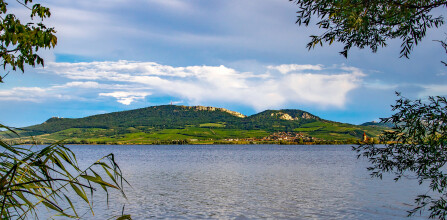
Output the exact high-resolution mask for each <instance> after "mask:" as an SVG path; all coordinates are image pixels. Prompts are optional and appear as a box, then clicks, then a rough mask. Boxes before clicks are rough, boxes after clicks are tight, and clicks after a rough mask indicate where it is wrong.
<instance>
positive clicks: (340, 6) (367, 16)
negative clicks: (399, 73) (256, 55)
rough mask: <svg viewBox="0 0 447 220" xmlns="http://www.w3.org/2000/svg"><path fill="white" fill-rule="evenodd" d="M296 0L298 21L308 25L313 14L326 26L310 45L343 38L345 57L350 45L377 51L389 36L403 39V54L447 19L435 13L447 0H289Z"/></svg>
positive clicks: (341, 40) (340, 40)
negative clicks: (430, 29) (428, 31)
mask: <svg viewBox="0 0 447 220" xmlns="http://www.w3.org/2000/svg"><path fill="white" fill-rule="evenodd" d="M290 1H294V2H296V4H297V5H298V6H299V8H300V10H299V11H298V20H297V23H298V24H299V25H302V24H304V25H306V26H308V25H309V24H310V23H311V18H312V17H314V16H316V17H317V19H318V20H319V21H318V22H317V23H316V25H317V26H318V27H319V28H321V29H323V30H324V32H323V34H321V35H319V36H318V35H312V36H311V38H312V40H311V41H310V42H309V43H308V45H307V48H309V49H311V48H314V47H315V46H316V45H318V44H320V45H323V43H329V44H332V43H333V42H340V43H342V44H343V45H344V48H343V50H342V51H341V52H340V53H341V54H342V55H344V56H345V57H347V56H348V51H349V49H351V47H353V46H354V47H358V48H364V47H369V48H370V49H371V50H372V51H373V52H376V51H377V49H378V47H384V46H386V45H387V44H386V41H387V40H389V39H396V38H397V39H400V40H401V41H402V44H401V49H402V50H401V51H400V55H401V57H407V58H408V56H409V54H410V52H411V50H412V49H413V48H414V46H416V45H417V44H418V43H419V42H420V41H421V39H422V38H424V37H425V35H426V32H427V29H429V28H433V27H435V28H437V27H439V26H440V25H442V24H443V23H444V19H443V17H442V16H435V15H434V14H433V12H432V10H433V9H435V8H438V7H443V6H447V1H445V0H374V1H372V0H366V1H365V0H340V1H333V0H290Z"/></svg>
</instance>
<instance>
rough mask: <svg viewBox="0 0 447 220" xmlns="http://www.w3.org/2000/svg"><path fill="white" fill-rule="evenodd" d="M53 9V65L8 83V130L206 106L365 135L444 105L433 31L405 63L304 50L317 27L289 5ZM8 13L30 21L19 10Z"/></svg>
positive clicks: (445, 80)
mask: <svg viewBox="0 0 447 220" xmlns="http://www.w3.org/2000/svg"><path fill="white" fill-rule="evenodd" d="M36 3H41V4H42V5H44V6H47V7H49V8H50V10H51V13H52V15H51V18H49V19H46V20H44V23H45V24H47V26H51V27H55V29H56V31H57V33H56V36H57V37H58V44H57V46H56V47H55V48H54V49H51V50H44V51H40V55H41V56H42V57H43V58H44V59H45V66H44V67H43V68H42V67H36V68H32V67H26V68H25V72H24V73H22V72H12V73H10V74H8V76H7V77H6V78H5V79H4V82H5V83H3V84H1V85H0V103H1V105H0V112H1V115H0V124H4V125H8V126H15V127H23V126H29V125H34V124H40V123H42V122H44V121H46V120H47V119H48V118H50V117H64V118H80V117H86V116H90V115H94V114H103V113H108V112H115V111H124V110H131V109H136V108H143V107H148V106H154V105H166V104H171V103H172V104H176V105H189V106H192V105H203V106H214V107H222V108H227V109H230V110H233V111H238V112H241V113H243V114H245V115H252V114H255V113H258V112H261V111H264V110H267V109H300V110H304V111H308V112H310V113H312V114H314V115H317V116H319V117H322V118H324V119H328V120H333V121H339V122H345V123H351V124H361V123H364V122H368V121H374V120H375V121H377V120H379V118H383V117H389V116H390V115H391V114H392V111H391V105H392V104H394V102H395V100H396V99H397V96H396V95H395V92H396V91H398V92H401V93H402V95H403V96H405V97H408V98H411V99H425V98H426V97H427V96H430V95H431V96H434V95H441V96H445V95H447V67H444V66H443V64H441V62H440V61H441V60H447V56H446V54H445V52H444V51H443V49H442V47H441V46H440V44H439V43H437V42H435V41H434V40H444V39H445V38H446V35H445V33H446V32H447V29H446V26H445V25H444V26H441V27H440V28H438V29H430V30H428V32H427V36H426V38H424V40H423V41H422V42H420V44H419V45H418V46H417V47H416V48H415V49H414V50H413V51H412V53H411V56H410V59H405V58H399V52H400V41H399V40H392V41H389V42H388V47H385V48H380V49H379V51H378V52H377V53H372V52H371V51H370V50H369V49H362V50H361V49H352V50H351V51H350V53H349V56H348V58H347V59H346V58H344V57H343V56H341V55H339V53H338V52H339V51H341V50H342V45H340V44H337V43H335V44H333V45H330V46H328V45H324V46H323V47H316V48H315V49H313V50H310V51H309V50H307V48H306V44H307V43H308V42H309V41H310V37H309V36H310V35H316V34H319V33H321V30H319V29H318V27H316V26H315V25H310V26H309V27H305V26H298V25H297V24H295V21H296V11H297V10H298V7H297V5H295V4H294V3H293V2H289V1H288V0H256V1H253V0H134V1H126V0H107V1H106V0H95V1H87V0H76V1H61V0H47V1H38V2H36ZM9 11H10V12H11V13H15V14H17V15H18V16H19V17H22V18H23V19H24V20H25V19H26V16H27V13H29V12H28V11H27V10H26V9H25V8H23V7H21V6H20V5H18V4H17V3H15V2H14V1H11V3H10V9H9Z"/></svg>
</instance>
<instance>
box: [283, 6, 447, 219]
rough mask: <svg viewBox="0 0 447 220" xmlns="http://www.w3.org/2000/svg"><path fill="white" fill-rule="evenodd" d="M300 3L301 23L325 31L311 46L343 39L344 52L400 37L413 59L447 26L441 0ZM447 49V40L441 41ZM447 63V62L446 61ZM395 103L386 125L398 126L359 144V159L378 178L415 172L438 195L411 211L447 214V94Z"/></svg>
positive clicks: (428, 196)
mask: <svg viewBox="0 0 447 220" xmlns="http://www.w3.org/2000/svg"><path fill="white" fill-rule="evenodd" d="M290 1H294V2H295V3H296V4H297V5H298V6H299V8H300V9H299V11H298V20H297V24H298V25H306V26H308V25H309V24H311V18H313V17H314V16H315V17H317V19H318V20H319V21H318V22H317V23H316V25H318V26H319V28H321V29H323V30H324V32H323V33H322V34H321V35H312V36H311V41H310V42H309V43H308V44H307V48H308V49H312V48H314V47H315V46H316V45H321V46H323V44H324V43H328V44H329V45H330V44H332V43H333V42H340V43H342V44H343V45H344V48H343V50H342V51H341V52H340V53H341V54H342V55H343V56H345V57H347V56H348V51H349V50H350V49H351V48H352V47H358V48H361V49H362V48H365V47H369V48H370V49H371V50H372V52H376V51H377V50H378V48H379V47H384V46H386V45H387V44H386V42H387V41H388V40H390V39H400V40H401V41H402V43H401V51H400V57H406V58H408V57H409V55H410V53H411V51H412V49H413V48H414V47H415V46H416V45H418V43H419V42H420V40H421V39H423V38H424V37H425V35H426V31H427V30H428V29H429V28H437V27H439V26H440V25H442V24H444V18H443V17H442V16H441V15H439V16H435V15H434V11H433V10H434V9H436V8H439V7H446V6H447V1H441V0H339V1H333V0H290ZM440 42H441V46H442V47H443V48H444V49H445V50H446V52H447V43H446V42H443V41H440ZM442 63H443V64H444V65H446V66H447V63H445V62H442ZM398 97H399V99H398V100H397V101H396V104H395V105H394V106H392V107H393V111H397V113H395V114H394V115H392V116H391V117H389V118H384V119H382V122H384V123H387V122H388V123H393V124H394V127H393V128H392V129H391V130H389V131H385V132H384V133H383V134H382V135H381V136H380V139H381V142H382V143H386V144H385V145H384V146H383V145H374V144H368V143H364V144H361V145H359V146H357V147H353V149H354V150H356V151H357V153H358V156H359V157H362V156H363V157H366V158H368V159H369V161H370V162H371V163H372V166H371V167H369V168H368V169H369V170H370V171H371V172H372V173H371V175H372V176H373V177H379V178H382V175H383V174H384V173H388V172H389V173H393V174H395V180H396V181H397V180H400V179H401V178H402V177H405V176H413V177H415V178H416V179H418V181H419V183H420V184H422V183H423V182H429V183H430V184H429V188H430V190H431V192H434V195H433V194H424V195H419V196H418V197H417V198H416V200H415V202H416V207H415V208H414V209H413V210H411V211H409V215H412V214H414V213H417V212H418V211H419V212H420V211H422V210H423V209H424V208H426V207H428V210H429V211H430V217H431V218H440V219H446V218H447V202H446V200H447V173H446V163H447V146H446V145H447V134H446V131H447V103H446V98H445V97H429V99H428V101H427V102H423V101H421V100H415V101H411V100H409V99H407V98H404V97H402V96H400V94H398Z"/></svg>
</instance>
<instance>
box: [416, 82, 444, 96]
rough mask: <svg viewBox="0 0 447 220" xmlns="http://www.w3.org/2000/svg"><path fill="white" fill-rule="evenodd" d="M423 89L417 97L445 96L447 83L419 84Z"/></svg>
mask: <svg viewBox="0 0 447 220" xmlns="http://www.w3.org/2000/svg"><path fill="white" fill-rule="evenodd" d="M420 87H422V88H423V90H422V91H421V92H420V93H419V95H418V96H419V98H426V97H428V96H447V85H436V84H431V85H420Z"/></svg>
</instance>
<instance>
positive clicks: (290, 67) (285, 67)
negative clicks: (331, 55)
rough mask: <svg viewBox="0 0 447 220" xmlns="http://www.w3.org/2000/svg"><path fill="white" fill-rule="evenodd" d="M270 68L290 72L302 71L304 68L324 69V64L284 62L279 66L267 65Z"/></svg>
mask: <svg viewBox="0 0 447 220" xmlns="http://www.w3.org/2000/svg"><path fill="white" fill-rule="evenodd" d="M267 68H268V69H272V70H277V71H279V72H280V73H282V74H287V73H290V72H301V71H304V70H323V65H309V64H307V65H298V64H283V65H279V66H267Z"/></svg>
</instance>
